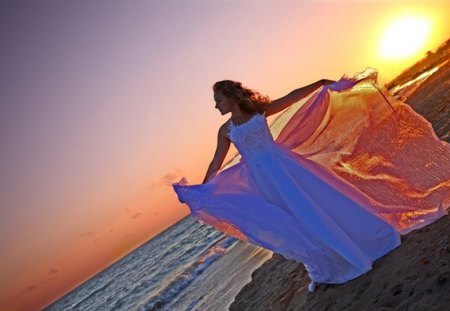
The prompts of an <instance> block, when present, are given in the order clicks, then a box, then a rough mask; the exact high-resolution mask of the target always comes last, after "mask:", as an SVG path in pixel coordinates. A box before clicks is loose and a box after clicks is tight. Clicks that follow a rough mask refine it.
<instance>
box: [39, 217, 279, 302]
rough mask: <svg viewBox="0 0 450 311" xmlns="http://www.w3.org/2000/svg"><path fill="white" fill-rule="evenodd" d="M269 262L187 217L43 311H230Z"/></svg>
mask: <svg viewBox="0 0 450 311" xmlns="http://www.w3.org/2000/svg"><path fill="white" fill-rule="evenodd" d="M271 257H272V252H271V251H269V250H266V249H264V248H261V247H259V246H256V245H253V244H251V243H248V242H244V241H241V240H238V239H236V238H234V237H229V236H226V235H224V234H223V233H222V232H220V231H217V230H216V229H215V228H213V227H211V226H209V225H207V224H204V223H202V222H200V221H197V220H195V219H194V218H193V217H192V216H191V215H189V216H187V217H185V218H183V219H182V220H180V221H178V222H177V223H176V224H174V225H173V226H171V227H170V228H168V229H167V230H165V231H164V232H162V233H160V234H159V235H157V236H156V237H154V238H153V239H151V240H150V241H148V242H146V243H144V244H143V245H141V246H140V247H138V248H137V249H135V250H133V251H132V252H131V253H129V254H127V255H126V256H124V257H122V258H121V259H120V260H118V261H117V262H115V263H114V264H112V265H111V266H109V267H108V268H106V269H104V270H103V271H101V272H100V273H98V274H96V275H95V276H93V277H92V278H91V279H89V280H87V281H86V282H84V283H83V284H81V285H80V286H78V287H77V288H75V289H74V290H72V291H71V292H69V293H67V294H66V295H64V296H63V297H61V298H60V299H58V300H57V301H55V302H53V303H52V304H50V305H49V306H47V307H46V308H45V309H44V310H46V311H61V310H83V311H86V310H127V311H128V310H137V311H144V310H145V311H150V310H161V311H162V310H186V311H187V310H217V311H220V310H228V306H229V305H230V304H231V303H232V302H233V300H234V297H235V295H236V294H237V293H238V292H239V291H240V289H241V288H242V287H243V286H244V285H245V284H247V283H249V282H250V280H251V274H252V272H253V271H254V270H255V269H257V268H258V267H259V266H261V265H262V264H263V263H264V262H265V261H266V260H268V259H270V258H271Z"/></svg>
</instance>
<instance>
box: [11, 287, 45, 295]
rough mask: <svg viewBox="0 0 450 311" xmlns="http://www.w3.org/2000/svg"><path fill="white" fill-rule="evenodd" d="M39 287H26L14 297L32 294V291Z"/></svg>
mask: <svg viewBox="0 0 450 311" xmlns="http://www.w3.org/2000/svg"><path fill="white" fill-rule="evenodd" d="M38 287H39V286H37V285H28V286H27V287H25V289H23V290H22V291H21V292H20V293H19V294H17V295H16V297H20V296H22V295H25V294H26V293H29V292H32V291H34V290H35V289H36V288H38Z"/></svg>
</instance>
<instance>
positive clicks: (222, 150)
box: [202, 122, 230, 184]
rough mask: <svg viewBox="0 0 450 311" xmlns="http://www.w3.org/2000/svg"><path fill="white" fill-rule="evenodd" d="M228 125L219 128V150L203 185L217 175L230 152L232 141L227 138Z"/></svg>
mask: <svg viewBox="0 0 450 311" xmlns="http://www.w3.org/2000/svg"><path fill="white" fill-rule="evenodd" d="M227 124H228V122H227V123H225V124H223V125H222V126H221V127H220V128H219V133H218V135H217V148H216V152H215V153H214V158H213V159H212V161H211V163H210V164H209V167H208V170H207V171H206V175H205V178H204V179H203V182H202V184H204V183H206V182H207V181H208V179H209V178H210V177H211V176H212V175H213V174H215V173H216V172H217V171H218V170H219V169H220V167H221V165H222V163H223V160H224V159H225V156H226V155H227V152H228V150H229V149H230V139H229V138H228V136H227V131H228V129H227Z"/></svg>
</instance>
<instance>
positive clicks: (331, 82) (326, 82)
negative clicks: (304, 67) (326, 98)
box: [320, 79, 336, 85]
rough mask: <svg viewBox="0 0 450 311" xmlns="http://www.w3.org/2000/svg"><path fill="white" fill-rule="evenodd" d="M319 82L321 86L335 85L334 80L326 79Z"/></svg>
mask: <svg viewBox="0 0 450 311" xmlns="http://www.w3.org/2000/svg"><path fill="white" fill-rule="evenodd" d="M320 82H322V84H323V85H328V84H333V83H336V81H334V80H328V79H322V80H320Z"/></svg>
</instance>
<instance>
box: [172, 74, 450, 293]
mask: <svg viewBox="0 0 450 311" xmlns="http://www.w3.org/2000/svg"><path fill="white" fill-rule="evenodd" d="M373 78H374V76H373V72H367V71H366V72H365V73H363V74H362V76H360V77H359V78H358V77H356V78H354V79H347V78H345V77H343V78H342V79H341V80H340V81H338V82H335V81H331V80H320V81H318V82H315V83H313V84H310V85H308V86H305V87H302V88H299V89H296V90H294V91H292V92H291V93H289V94H288V95H286V96H284V97H282V98H280V99H277V100H274V101H270V100H269V99H268V98H267V97H264V96H262V95H260V94H259V93H258V92H255V91H252V90H251V89H248V88H246V87H243V86H242V84H241V83H239V82H235V81H231V80H224V81H219V82H217V83H215V84H214V86H213V90H214V100H215V102H216V108H217V109H218V110H219V111H220V112H221V114H222V115H225V114H228V113H231V117H230V119H229V120H228V121H227V122H225V123H224V124H223V125H222V126H221V127H220V129H219V133H218V142H217V148H216V152H215V154H214V158H213V160H212V161H211V163H210V165H209V167H208V170H207V173H206V176H205V178H204V181H203V183H202V184H201V185H187V183H186V181H185V180H184V179H183V180H182V181H180V182H179V183H176V184H174V185H173V186H174V189H175V191H176V192H177V194H178V197H179V200H180V201H181V202H183V203H187V204H188V205H189V207H190V209H191V211H192V214H193V216H194V217H196V218H197V219H200V220H202V221H204V222H206V223H208V224H210V225H212V226H214V227H216V228H217V229H219V230H221V231H223V232H224V233H226V234H228V235H232V236H235V237H237V238H239V239H241V240H244V241H249V242H251V243H253V244H256V245H260V246H262V247H264V248H267V249H270V250H272V251H274V252H277V253H280V254H282V255H283V256H284V257H285V258H288V259H295V260H297V261H299V262H302V263H303V264H304V265H305V267H306V269H307V271H308V273H309V276H310V278H311V283H310V284H309V287H308V288H309V291H311V292H312V291H314V290H315V286H316V284H317V283H334V284H338V283H343V282H346V281H348V280H351V279H353V278H356V277H357V276H359V275H361V274H363V273H365V272H367V271H369V270H370V269H371V268H372V263H373V261H375V260H376V259H377V258H379V257H381V256H383V255H385V254H386V253H387V252H389V251H391V250H392V249H394V248H396V247H398V246H399V245H400V236H399V232H406V231H402V230H409V229H413V228H417V227H420V226H423V225H425V224H426V223H429V222H431V221H433V220H435V219H437V218H439V217H441V216H442V215H444V214H446V210H445V208H444V207H443V206H442V204H441V205H440V206H439V207H438V208H435V207H436V206H433V208H434V209H433V210H426V213H423V214H422V215H424V216H421V217H419V218H420V219H419V218H418V216H417V213H414V212H417V209H418V208H420V207H419V206H406V207H405V206H404V205H396V204H391V205H382V204H380V202H378V201H377V200H374V198H375V199H377V198H376V196H372V197H370V196H368V195H367V193H364V192H362V191H361V190H360V189H358V188H357V187H358V185H357V184H352V183H349V182H347V181H346V180H345V179H344V178H341V177H340V176H339V175H338V174H335V172H334V171H333V170H332V169H330V167H331V166H330V167H329V166H327V164H326V163H331V162H332V161H331V162H330V160H329V159H330V158H329V154H330V153H332V154H336V149H334V152H330V150H326V148H327V146H329V145H330V144H331V142H332V141H336V139H335V138H330V137H328V138H327V139H328V143H327V144H326V145H325V147H324V146H323V145H320V144H323V143H324V139H323V137H322V136H321V134H323V133H327V131H326V130H325V129H326V126H324V125H323V124H324V123H327V124H332V123H331V122H330V121H329V119H330V115H333V116H337V114H336V113H334V112H333V111H331V112H330V111H328V114H327V110H326V109H323V107H324V105H323V103H328V104H329V103H330V99H329V98H328V99H327V96H326V95H327V94H328V95H329V94H330V93H331V92H332V91H333V92H337V93H339V92H342V93H343V94H344V93H345V90H347V91H348V90H353V91H356V90H357V88H356V85H358V84H359V85H360V86H361V83H363V84H364V83H368V82H372V85H374V84H373V82H374V81H373ZM320 87H323V88H322V90H321V92H319V93H317V92H316V93H315V95H316V96H311V97H310V100H309V101H308V102H306V103H305V104H304V105H303V106H301V107H300V108H299V109H298V110H297V111H296V113H295V114H294V115H293V116H291V118H290V119H289V120H288V121H287V123H286V122H285V124H283V126H282V127H283V128H282V131H281V132H280V133H279V134H278V137H277V138H276V140H274V138H273V134H272V132H271V131H270V129H269V127H268V125H267V122H266V119H265V117H266V116H268V115H272V114H274V113H277V112H280V111H282V110H284V109H286V108H288V107H289V106H291V105H293V104H294V103H296V102H298V101H299V100H301V99H303V98H305V97H307V96H308V95H309V94H310V93H311V92H313V91H314V90H316V89H318V88H320ZM380 93H381V92H380ZM353 95H354V94H353ZM369 95H370V96H369ZM373 95H374V94H367V93H364V94H363V95H359V99H360V100H363V101H364V100H366V101H367V102H370V98H372V96H373ZM364 96H368V97H364ZM353 97H354V96H353ZM334 101H336V99H335V100H334ZM321 104H322V105H321ZM327 107H329V105H328V106H327ZM344 109H345V108H341V110H344ZM394 110H395V109H394ZM308 115H309V116H310V118H305V116H308ZM380 115H381V113H380ZM327 116H328V119H327ZM299 120H303V121H304V122H301V123H300V125H298V121H299ZM324 121H327V122H324ZM372 122H373V121H372ZM275 123H276V122H275ZM340 123H342V124H345V122H340ZM351 123H352V121H351V120H350V124H351ZM353 123H355V122H354V121H353ZM341 126H342V125H341ZM283 131H284V132H283ZM302 135H303V136H305V135H306V136H305V137H306V138H305V137H303V136H302ZM346 136H351V135H350V134H349V135H346ZM361 136H362V134H361V133H360V134H359V137H361ZM317 141H322V142H320V143H318V142H317ZM231 142H233V144H234V145H235V146H236V148H237V149H238V151H239V154H240V156H241V159H240V161H239V162H238V163H237V164H235V165H233V166H230V167H226V168H223V169H222V170H220V168H221V166H222V163H223V161H224V158H225V155H226V153H227V151H228V149H229V146H230V143H231ZM315 144H316V145H319V146H320V148H319V149H320V150H319V151H317V150H313V149H314V148H313V149H311V146H314V145H315ZM299 146H300V147H304V148H306V149H304V150H308V148H309V150H308V151H311V150H313V151H314V152H310V153H307V152H303V151H304V150H301V148H300V149H299V148H298V147H299ZM343 146H348V145H345V144H344V145H343ZM446 147H447V149H446V150H447V151H448V150H450V148H448V145H447V146H446ZM299 150H300V151H299ZM341 150H345V148H344V147H341ZM355 150H356V149H355ZM302 153H303V154H302ZM317 155H322V157H321V158H320V159H321V160H319V158H316V159H317V161H311V160H309V159H308V158H307V157H309V158H312V157H313V156H317ZM448 155H450V152H449V153H448ZM446 156H447V155H446ZM327 157H328V160H326V161H324V160H323V159H326V158H327ZM341 159H342V158H341ZM448 159H450V156H449V157H448ZM327 161H328V162H327ZM319 163H320V164H319ZM327 168H328V169H329V170H327ZM440 169H442V166H441V167H440ZM444 171H446V172H447V175H446V176H444V177H445V178H448V176H449V175H450V174H448V173H449V169H448V166H446V167H445V170H444ZM448 180H449V179H448ZM355 185H356V186H355ZM448 194H449V188H448V187H447V188H446V189H444V192H442V193H441V195H440V197H439V200H440V202H443V201H446V200H447V201H448ZM447 203H448V202H447ZM393 211H394V212H393ZM405 215H406V221H405ZM408 215H409V216H408ZM408 217H409V218H408ZM399 219H401V220H402V221H403V222H401V221H398V220H399ZM405 223H407V225H405ZM394 226H397V227H394Z"/></svg>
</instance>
